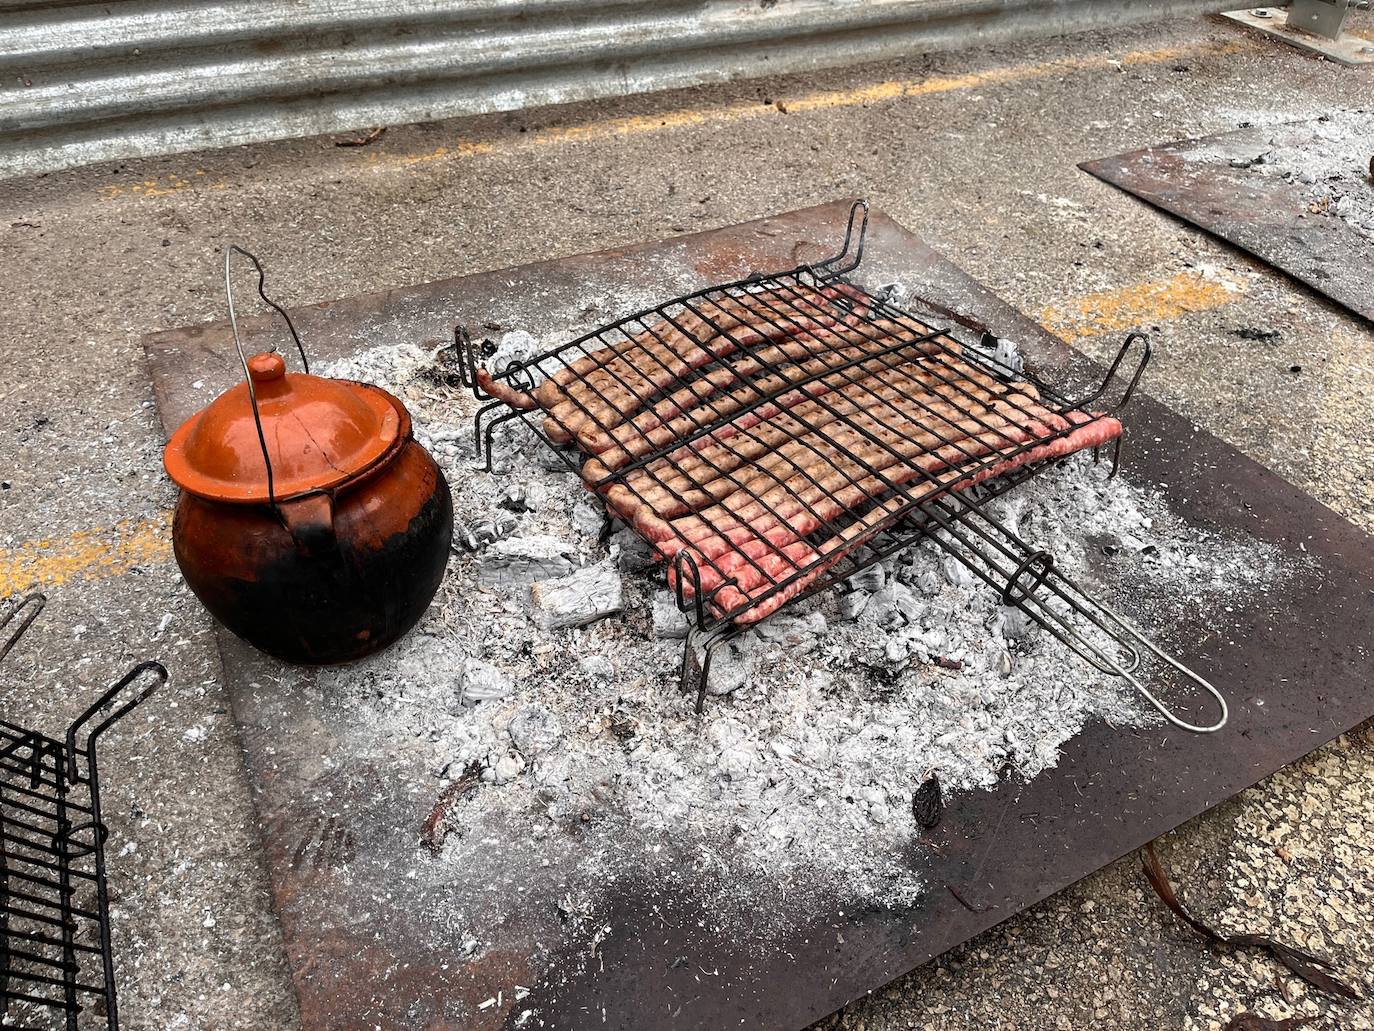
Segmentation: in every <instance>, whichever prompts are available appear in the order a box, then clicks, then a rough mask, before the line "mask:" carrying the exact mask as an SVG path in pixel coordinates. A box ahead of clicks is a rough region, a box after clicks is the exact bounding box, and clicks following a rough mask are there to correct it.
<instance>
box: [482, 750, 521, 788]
mask: <svg viewBox="0 0 1374 1031" xmlns="http://www.w3.org/2000/svg"><path fill="white" fill-rule="evenodd" d="M524 772H525V759H524V757H523V756H522V755H521V754H520V753H519V752H515V751H510V752H506V753H505V754H504V755H500V756H494V757H493V761H492V763H491V765H490V766H488V767H487V768H486V769H485V770H483V771H482V780H484V781H486V782H487V783H488V784H509V783H510V782H511V781H513V780H514V779H515V778H516V777H518V776H520V774H522V773H524Z"/></svg>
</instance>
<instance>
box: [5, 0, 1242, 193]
mask: <svg viewBox="0 0 1374 1031" xmlns="http://www.w3.org/2000/svg"><path fill="white" fill-rule="evenodd" d="M1224 6H1227V5H1226V4H1224V3H1218V2H1214V0H754V2H752V3H743V2H736V3H728V2H716V0H696V2H680V0H678V2H675V0H660V2H652V0H220V2H203V0H201V2H188V0H119V2H107V3H101V4H87V3H67V2H46V3H36V2H15V0H0V175H8V176H13V175H19V174H24V173H30V172H39V171H47V170H51V169H56V168H64V167H70V166H73V165H80V164H85V163H88V162H93V161H101V160H106V159H110V158H121V157H132V156H138V155H146V154H159V153H170V152H175V151H182V150H191V149H197V148H201V147H213V146H225V145H229V144H235V143H247V142H253V141H258V140H269V139H281V138H286V137H292V136H304V135H311V134H315V133H320V132H330V131H337V130H344V129H358V128H366V127H370V126H377V125H388V124H396V123H401V122H413V121H430V120H435V119H440V118H449V117H453V116H455V115H463V114H477V113H484V112H490V111H501V110H510V109H513V108H519V107H527V106H534V105H538V104H550V103H561V102H565V101H571V100H585V99H588V98H592V97H601V96H608V95H615V94H625V93H634V92H640V91H644V90H653V89H663V88H668V87H674V86H683V85H690V84H695V83H701V82H711V81H720V80H724V79H731V78H738V77H743V76H752V75H766V74H775V73H781V72H794V71H799V70H805V69H808V68H818V67H826V66H834V65H840V64H846V63H850V62H855V61H865V60H875V59H879V58H887V57H894V56H900V55H903V54H909V53H913V52H920V51H927V50H934V49H944V48H950V47H960V46H970V45H976V44H979V43H990V42H995V41H1003V40H1007V39H1012V38H1017V37H1021V36H1028V35H1043V34H1051V33H1063V32H1071V31H1076V30H1081V29H1086V28H1094V27H1102V26H1109V25H1118V24H1123V23H1125V22H1128V21H1140V20H1144V19H1148V18H1159V17H1164V16H1171V15H1176V14H1181V13H1192V12H1199V11H1203V10H1214V9H1220V8H1222V7H1224Z"/></svg>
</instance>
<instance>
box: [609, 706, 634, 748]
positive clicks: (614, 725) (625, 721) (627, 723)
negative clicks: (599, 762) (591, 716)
mask: <svg viewBox="0 0 1374 1031" xmlns="http://www.w3.org/2000/svg"><path fill="white" fill-rule="evenodd" d="M606 726H607V727H608V728H609V729H610V732H611V733H612V734H613V735H615V738H616V740H618V741H629V740H630V739H631V738H633V737H635V736H636V735H637V734H638V733H639V720H637V719H635V718H634V717H633V716H630V715H628V714H627V713H623V712H613V713H611V716H610V719H609V720H608V721H607V724H606Z"/></svg>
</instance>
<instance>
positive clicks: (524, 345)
mask: <svg viewBox="0 0 1374 1031" xmlns="http://www.w3.org/2000/svg"><path fill="white" fill-rule="evenodd" d="M493 343H494V344H495V347H493V349H492V352H491V356H490V357H489V358H487V362H486V365H487V368H488V369H490V370H491V371H492V372H494V373H496V374H497V375H500V374H501V373H503V372H505V371H506V370H507V369H508V368H510V366H511V365H512V364H518V365H521V366H524V370H523V372H521V373H517V378H518V379H519V380H520V381H521V386H524V385H525V384H526V383H532V384H534V385H538V383H539V381H540V380H542V379H543V378H544V377H543V375H541V374H540V372H539V369H538V368H537V367H536V366H532V365H530V366H526V365H525V363H526V362H528V361H529V360H530V359H531V358H533V357H534V356H535V355H537V354H538V353H539V341H537V340H535V339H534V337H533V336H531V335H530V334H529V333H526V332H525V331H524V330H523V329H515V330H511V331H510V332H509V333H503V334H501V336H500V338H499V339H497V340H495V341H493ZM525 375H528V376H529V377H530V378H529V379H528V380H524V379H523V377H524V376H525Z"/></svg>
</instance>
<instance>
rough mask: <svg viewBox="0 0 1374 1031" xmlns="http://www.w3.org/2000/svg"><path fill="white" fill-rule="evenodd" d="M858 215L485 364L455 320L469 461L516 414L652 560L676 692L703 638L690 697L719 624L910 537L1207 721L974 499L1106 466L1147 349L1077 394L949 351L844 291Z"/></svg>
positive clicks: (701, 691)
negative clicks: (664, 584) (809, 245)
mask: <svg viewBox="0 0 1374 1031" xmlns="http://www.w3.org/2000/svg"><path fill="white" fill-rule="evenodd" d="M867 220H868V209H867V206H866V205H864V204H863V203H862V202H859V203H856V204H855V205H854V208H853V209H852V210H851V213H850V220H849V224H848V227H847V229H846V233H845V239H844V245H843V247H842V248H841V250H840V252H839V253H838V254H836V255H835V256H834V257H832V258H830V259H828V260H826V261H823V262H820V263H817V264H813V265H803V266H800V267H798V268H796V269H794V270H792V271H790V272H784V273H780V274H776V275H768V276H754V277H751V278H749V279H746V280H742V281H739V282H736V283H730V284H727V285H724V286H717V287H711V288H709V289H706V290H702V291H699V292H697V293H694V294H690V295H688V296H685V297H681V298H677V299H674V300H672V301H669V302H667V303H665V304H662V305H659V306H657V307H654V308H651V309H646V310H645V311H642V312H638V313H636V314H634V315H631V316H629V317H627V318H625V319H622V320H621V321H619V322H616V323H614V324H612V325H608V326H605V327H603V328H601V329H598V330H596V331H594V332H592V333H589V334H586V335H585V336H582V337H579V338H577V339H576V340H573V341H570V342H569V343H567V344H564V345H562V346H560V347H558V348H555V349H553V350H551V351H548V352H546V353H544V354H541V355H539V356H537V357H534V358H531V359H529V360H528V361H525V362H520V363H512V364H511V365H509V366H508V367H507V368H505V369H503V370H500V371H499V373H498V374H496V375H492V374H491V373H490V372H489V371H488V370H486V369H484V368H481V367H479V365H478V362H477V355H476V353H475V349H474V347H473V345H472V342H471V340H470V338H469V337H468V336H467V334H466V333H464V332H463V331H462V329H461V327H460V328H459V329H458V330H457V332H456V338H457V343H458V345H459V349H460V353H461V355H462V358H463V361H462V378H463V381H464V383H465V384H466V385H467V386H469V387H471V388H472V390H473V392H474V394H475V395H476V396H477V397H478V398H479V399H483V400H486V399H491V398H494V399H495V400H494V401H493V402H492V403H491V404H489V405H487V406H485V407H484V408H483V409H482V410H481V411H479V413H478V415H477V418H476V427H475V428H476V435H477V440H478V448H479V452H478V453H479V456H480V455H482V454H483V453H485V456H486V468H487V469H488V470H490V468H491V449H492V442H493V433H494V431H495V430H496V427H498V426H499V425H500V424H502V423H504V422H507V421H509V420H512V419H517V418H518V419H523V420H524V421H526V422H527V423H528V424H529V425H531V426H532V427H533V428H534V429H535V431H536V432H537V433H538V434H539V435H540V436H541V437H542V438H543V439H544V440H545V441H546V442H548V443H549V444H550V446H552V447H554V448H555V449H556V450H557V452H558V453H559V454H560V455H561V456H562V458H563V459H564V461H565V462H566V463H567V464H568V465H569V467H570V468H572V469H574V470H575V471H577V472H578V473H579V474H580V475H581V476H582V479H583V481H584V482H585V484H586V485H587V486H588V487H589V488H590V489H591V490H593V491H595V492H596V493H597V494H598V495H599V496H600V497H601V498H602V500H603V501H604V502H605V504H606V507H607V511H608V513H609V514H610V515H612V516H615V517H617V518H620V519H622V520H623V521H625V522H626V523H627V524H628V525H630V526H631V527H633V528H634V530H635V531H636V532H637V533H638V534H639V535H640V536H641V537H643V538H644V539H645V540H646V541H647V542H648V543H649V544H650V546H651V547H652V548H654V549H655V552H656V554H657V555H658V557H659V558H661V559H662V560H664V561H665V562H667V563H668V564H669V570H668V581H669V584H670V585H671V587H672V588H673V590H674V591H675V593H676V597H677V601H678V604H679V606H680V607H682V608H683V609H684V610H686V611H690V612H691V613H692V615H693V617H694V618H693V626H692V630H691V633H690V634H689V639H688V644H687V648H686V649H685V651H684V658H683V667H682V680H683V684H684V686H686V685H687V684H688V682H689V680H690V666H691V661H690V660H692V658H693V656H694V655H695V654H696V652H697V650H698V649H704V653H703V654H704V658H703V659H702V661H701V662H700V663H699V668H698V671H697V674H698V675H697V708H698V711H700V709H701V707H702V704H703V702H704V696H705V688H706V680H707V677H708V676H709V671H710V658H711V655H712V654H714V652H715V651H716V650H717V649H718V648H719V647H720V646H722V645H723V644H724V643H725V642H727V641H728V640H729V639H730V638H731V637H733V636H735V635H736V634H738V633H740V632H742V631H743V630H744V629H747V628H748V627H749V626H750V625H752V624H754V623H756V622H758V621H759V620H762V619H765V618H767V617H768V616H769V615H772V614H773V613H774V612H776V611H778V610H779V609H780V608H781V607H783V606H784V605H786V604H788V603H790V602H793V601H795V600H797V599H799V598H802V597H806V596H808V595H811V594H814V593H816V592H818V591H821V590H825V589H827V588H829V587H831V586H833V585H834V584H836V583H838V582H840V581H843V580H846V579H848V578H849V577H851V576H853V575H854V574H855V573H857V572H859V571H860V570H862V569H863V568H865V567H867V566H869V565H871V564H873V563H874V562H877V561H880V560H881V559H882V558H884V557H886V556H887V555H890V554H892V553H893V552H895V551H898V550H900V549H902V548H905V547H907V546H909V545H910V544H912V543H913V542H914V541H916V540H919V539H921V538H924V537H929V538H931V539H932V540H934V541H935V542H936V543H937V545H938V546H940V547H942V548H944V549H946V550H947V551H949V552H950V553H951V554H953V555H954V556H955V557H957V558H958V559H959V560H960V561H962V562H964V563H965V564H966V565H968V566H969V567H970V568H971V569H973V570H974V572H975V573H976V574H978V575H979V576H980V577H981V578H982V579H983V580H985V581H986V582H988V583H989V584H990V585H991V586H993V587H994V588H995V589H997V590H998V591H1000V592H1001V593H1002V594H1003V598H1004V601H1006V602H1007V603H1008V604H1015V605H1018V606H1019V607H1021V608H1023V609H1024V610H1026V611H1027V612H1028V613H1029V614H1030V615H1031V617H1032V618H1033V619H1034V620H1035V621H1036V622H1037V623H1038V624H1040V625H1041V626H1042V627H1044V628H1046V629H1047V630H1049V632H1051V633H1053V634H1055V635H1056V636H1058V637H1059V638H1060V639H1061V640H1064V641H1066V642H1067V643H1068V644H1069V645H1070V646H1071V647H1072V648H1074V650H1075V651H1076V652H1077V653H1078V654H1079V655H1080V656H1082V657H1083V658H1084V659H1086V660H1087V661H1088V662H1090V663H1091V664H1092V665H1094V666H1095V667H1096V668H1098V669H1099V670H1102V671H1104V672H1107V673H1110V674H1112V675H1120V676H1125V677H1127V678H1128V679H1130V680H1131V681H1132V683H1134V684H1135V686H1136V687H1137V688H1138V689H1139V690H1141V691H1142V693H1144V695H1145V696H1146V697H1147V698H1148V699H1149V700H1150V701H1151V702H1152V703H1153V704H1155V705H1156V707H1158V708H1159V709H1160V711H1161V712H1163V713H1164V714H1165V715H1166V716H1167V717H1168V718H1169V719H1170V720H1172V721H1173V722H1175V723H1176V724H1178V725H1180V726H1183V727H1186V728H1188V729H1192V730H1199V731H1202V730H1213V729H1217V728H1219V727H1220V726H1221V725H1222V723H1217V724H1215V725H1214V726H1199V725H1195V724H1192V723H1188V722H1186V721H1184V720H1181V719H1179V718H1178V717H1177V716H1175V715H1174V713H1173V712H1172V711H1171V710H1170V709H1169V708H1168V707H1166V706H1164V705H1163V704H1161V703H1160V702H1159V701H1158V700H1157V699H1156V698H1155V697H1154V696H1153V695H1152V694H1151V693H1150V691H1149V690H1148V689H1146V688H1145V686H1144V685H1143V684H1142V683H1140V681H1139V680H1138V679H1136V678H1135V677H1134V676H1133V673H1134V670H1135V669H1136V668H1137V667H1138V666H1139V664H1140V662H1141V659H1142V650H1143V651H1144V652H1148V653H1150V654H1153V655H1155V656H1156V657H1159V658H1163V659H1164V660H1165V661H1166V662H1168V663H1169V664H1170V665H1171V666H1173V667H1174V668H1175V669H1177V670H1179V671H1181V672H1182V673H1183V674H1184V675H1185V676H1186V677H1188V678H1189V679H1191V680H1193V681H1194V683H1196V684H1197V685H1200V686H1202V687H1204V688H1205V689H1206V690H1207V691H1209V692H1211V694H1212V695H1213V697H1214V698H1215V699H1216V700H1217V701H1218V703H1220V704H1221V706H1222V722H1224V720H1225V703H1224V701H1223V700H1222V699H1221V697H1220V695H1219V694H1217V693H1216V692H1215V690H1214V689H1213V688H1212V687H1211V685H1210V684H1207V683H1206V682H1205V681H1203V680H1202V679H1201V678H1199V677H1197V676H1196V675H1195V674H1192V673H1191V671H1187V670H1186V669H1184V668H1183V667H1181V666H1179V665H1178V664H1177V663H1174V662H1173V660H1171V659H1168V657H1167V656H1165V655H1164V653H1163V652H1161V651H1160V650H1159V649H1158V648H1156V647H1155V646H1154V645H1153V643H1151V642H1150V641H1148V639H1146V638H1144V637H1143V636H1142V635H1141V634H1140V632H1139V631H1138V630H1136V629H1135V628H1134V627H1131V626H1130V625H1129V624H1127V623H1126V622H1125V621H1124V620H1123V619H1122V618H1121V617H1120V616H1119V615H1117V614H1116V613H1114V612H1112V611H1111V610H1109V609H1107V608H1106V607H1105V606H1103V605H1102V604H1101V603H1100V602H1097V601H1096V600H1095V599H1093V598H1092V597H1090V596H1089V595H1087V594H1086V593H1084V592H1083V591H1082V590H1081V589H1080V588H1079V587H1078V586H1077V585H1076V584H1073V583H1072V582H1071V581H1069V580H1068V578H1067V577H1065V576H1064V575H1063V574H1062V573H1060V572H1059V571H1057V570H1056V569H1055V568H1054V562H1053V557H1052V556H1050V555H1048V554H1047V553H1045V552H1042V551H1037V550H1036V549H1034V548H1032V547H1030V546H1029V545H1027V544H1026V543H1025V542H1024V541H1022V540H1020V539H1019V538H1018V537H1017V536H1016V535H1015V534H1014V533H1012V532H1011V531H1010V530H1009V529H1008V528H1006V527H1005V526H1002V525H1001V524H999V523H998V522H997V521H996V520H995V519H993V518H992V517H991V516H990V515H989V514H988V513H987V512H986V510H985V508H984V507H983V505H984V502H985V501H986V500H987V499H988V498H989V497H991V496H995V495H997V494H1000V493H1002V492H1004V491H1006V490H1008V489H1010V488H1012V487H1013V486H1015V485H1016V484H1018V483H1021V482H1023V481H1024V480H1025V479H1027V478H1028V477H1030V476H1032V475H1034V474H1035V473H1036V472H1037V471H1038V470H1040V469H1042V468H1044V467H1045V466H1046V465H1048V464H1049V463H1051V462H1053V461H1055V460H1056V459H1059V458H1062V457H1064V456H1066V455H1068V454H1070V453H1072V452H1074V451H1078V450H1081V449H1084V448H1088V447H1091V448H1093V449H1094V450H1095V452H1096V450H1097V449H1098V448H1100V447H1101V446H1102V445H1106V444H1110V446H1111V449H1112V469H1113V472H1115V471H1116V468H1117V465H1118V463H1119V461H1120V448H1121V424H1120V422H1119V421H1118V420H1117V419H1116V418H1115V417H1114V415H1113V414H1112V413H1114V412H1116V411H1118V410H1120V409H1121V408H1122V407H1123V406H1124V405H1125V404H1126V403H1127V402H1129V400H1130V398H1131V396H1132V394H1133V393H1134V391H1135V388H1136V386H1137V384H1138V383H1139V381H1140V378H1141V375H1142V374H1143V372H1144V369H1145V366H1146V364H1147V363H1148V361H1149V358H1150V347H1149V342H1148V340H1147V339H1146V338H1145V337H1144V336H1142V335H1140V334H1132V335H1131V336H1129V337H1128V338H1127V339H1126V341H1125V342H1124V343H1123V344H1122V346H1121V348H1120V350H1119V351H1118V353H1117V355H1116V357H1115V360H1114V361H1113V363H1112V364H1111V366H1110V368H1109V369H1108V371H1107V374H1106V376H1105V377H1104V378H1103V380H1102V382H1101V383H1100V385H1098V387H1097V388H1096V389H1095V390H1094V391H1092V392H1091V393H1089V394H1088V395H1086V396H1084V397H1079V398H1069V397H1067V396H1064V395H1063V394H1062V393H1060V392H1058V391H1056V390H1055V389H1054V388H1052V387H1051V386H1050V385H1049V384H1046V383H1044V382H1042V381H1041V380H1040V379H1038V378H1037V377H1036V376H1034V375H1033V374H1031V373H1029V372H1026V371H1024V370H1022V369H1021V368H1020V363H1019V359H1016V358H1015V357H1014V353H1012V354H1008V353H1006V352H1005V351H1004V349H1003V348H1002V347H1001V346H999V345H1000V343H1001V342H1000V341H998V340H997V339H996V338H995V337H994V336H993V335H992V334H991V333H989V332H987V331H986V330H982V333H981V338H980V339H979V341H978V342H977V344H971V345H968V346H966V345H964V344H961V343H960V342H959V341H958V340H957V339H956V338H955V337H954V336H953V335H952V332H951V331H950V330H949V329H945V328H941V327H939V326H937V325H934V324H933V323H932V322H928V321H926V320H925V319H922V318H918V317H917V316H915V315H913V314H911V313H909V312H907V311H904V310H902V309H901V308H899V307H897V306H896V305H895V304H893V303H892V302H891V300H890V297H889V296H886V295H884V294H881V293H880V294H873V293H869V292H868V291H866V290H864V289H863V288H862V287H860V286H858V285H856V284H855V283H853V282H852V281H851V280H850V279H849V278H848V277H849V274H850V273H852V272H854V271H855V270H856V269H857V268H858V267H859V265H860V264H861V262H862V260H863V251H864V239H865V231H866V228H867ZM929 307H931V308H932V309H933V310H936V311H937V312H939V313H941V314H942V315H943V316H944V317H946V318H950V319H951V320H952V321H955V322H957V323H959V324H961V325H962V326H963V327H965V328H969V327H977V328H979V329H981V328H982V327H978V324H977V323H975V322H973V321H972V320H970V319H967V318H963V317H960V316H958V315H957V314H956V313H954V312H952V311H950V310H949V309H946V308H942V307H941V306H939V305H934V304H931V305H929ZM1128 361H1134V367H1133V368H1131V369H1129V370H1128V364H1127V363H1128ZM1128 371H1129V375H1127V372H1128ZM1122 380H1124V386H1120V381H1122ZM1109 394H1116V395H1117V396H1116V397H1115V399H1114V400H1112V401H1110V402H1108V401H1107V400H1106V398H1107V397H1108V395H1109ZM1099 405H1100V406H1101V407H1095V406H1099ZM936 531H943V532H936ZM1051 599H1055V600H1053V601H1051ZM1113 653H1115V654H1113Z"/></svg>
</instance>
